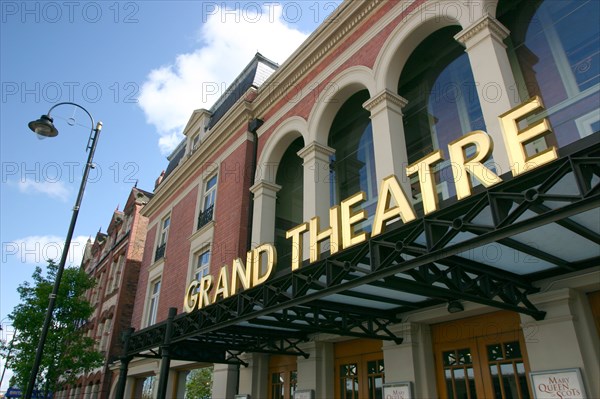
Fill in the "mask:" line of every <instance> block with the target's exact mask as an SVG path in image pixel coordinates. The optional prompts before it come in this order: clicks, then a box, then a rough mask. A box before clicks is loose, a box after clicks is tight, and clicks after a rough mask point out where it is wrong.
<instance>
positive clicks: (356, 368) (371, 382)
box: [335, 339, 385, 399]
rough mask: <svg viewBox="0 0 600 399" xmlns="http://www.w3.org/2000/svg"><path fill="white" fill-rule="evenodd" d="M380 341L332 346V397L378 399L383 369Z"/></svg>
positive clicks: (354, 342)
mask: <svg viewBox="0 0 600 399" xmlns="http://www.w3.org/2000/svg"><path fill="white" fill-rule="evenodd" d="M381 344H382V342H381V341H379V340H370V339H355V340H351V341H346V342H340V343H337V344H336V345H335V397H336V398H343V399H379V398H381V397H382V396H383V383H384V382H385V367H384V363H383V352H382V350H381Z"/></svg>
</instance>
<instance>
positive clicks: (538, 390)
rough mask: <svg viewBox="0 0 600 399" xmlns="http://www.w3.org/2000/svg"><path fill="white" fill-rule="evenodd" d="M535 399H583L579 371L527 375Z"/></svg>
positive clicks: (557, 371)
mask: <svg viewBox="0 0 600 399" xmlns="http://www.w3.org/2000/svg"><path fill="white" fill-rule="evenodd" d="M529 377H530V378H531V388H532V389H533V396H534V398H535V399H585V398H587V396H586V393H585V387H584V385H583V379H582V378H581V372H580V371H579V369H577V368H575V369H562V370H547V371H535V372H531V373H529Z"/></svg>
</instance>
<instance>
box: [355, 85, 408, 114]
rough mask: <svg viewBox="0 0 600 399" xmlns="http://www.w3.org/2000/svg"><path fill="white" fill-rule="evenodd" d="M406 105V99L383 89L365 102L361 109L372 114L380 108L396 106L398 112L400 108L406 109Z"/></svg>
mask: <svg viewBox="0 0 600 399" xmlns="http://www.w3.org/2000/svg"><path fill="white" fill-rule="evenodd" d="M407 104H408V100H407V99H405V98H404V97H401V96H399V95H398V94H396V93H393V92H391V91H389V90H388V89H385V90H384V91H382V92H381V93H379V94H377V95H376V96H375V97H373V98H370V99H368V100H367V101H365V103H364V104H363V108H364V109H366V110H367V111H369V112H373V111H377V110H378V108H379V107H380V106H389V105H393V106H396V107H397V108H398V110H402V108H404V107H406V105H407Z"/></svg>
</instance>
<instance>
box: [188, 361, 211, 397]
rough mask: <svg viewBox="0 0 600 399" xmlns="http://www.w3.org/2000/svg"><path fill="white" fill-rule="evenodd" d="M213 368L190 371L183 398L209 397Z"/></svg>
mask: <svg viewBox="0 0 600 399" xmlns="http://www.w3.org/2000/svg"><path fill="white" fill-rule="evenodd" d="M212 376H213V368H212V367H205V368H202V369H195V370H192V371H190V374H189V375H188V377H187V383H186V385H185V399H210V398H211V396H212Z"/></svg>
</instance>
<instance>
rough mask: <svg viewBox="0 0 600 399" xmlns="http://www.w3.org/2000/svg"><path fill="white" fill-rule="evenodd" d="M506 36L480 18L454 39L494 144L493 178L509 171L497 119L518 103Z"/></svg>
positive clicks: (495, 23) (496, 25)
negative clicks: (467, 65)
mask: <svg viewBox="0 0 600 399" xmlns="http://www.w3.org/2000/svg"><path fill="white" fill-rule="evenodd" d="M509 34H510V32H509V30H508V29H507V28H506V27H504V25H502V24H501V23H500V22H498V20H497V19H495V18H493V17H491V16H489V15H484V16H483V17H482V18H480V19H478V20H477V21H475V22H474V23H473V24H472V25H471V26H469V27H468V28H466V29H463V30H462V31H460V32H459V33H458V34H457V35H456V36H454V38H455V39H456V40H457V41H459V42H460V43H461V44H462V45H463V46H465V48H466V51H467V54H468V55H469V60H470V63H471V69H472V70H473V77H474V79H475V84H476V90H477V95H478V96H479V102H480V104H481V111H482V112H483V119H484V120H485V125H486V128H487V133H488V134H489V135H490V136H491V137H492V139H493V140H494V153H493V156H494V162H495V163H496V165H497V168H498V169H499V170H497V174H501V173H506V172H508V171H509V170H510V169H509V165H508V155H507V153H506V149H505V148H504V144H503V143H504V141H503V139H502V131H501V130H500V123H499V120H498V116H499V115H501V114H503V113H504V112H506V111H508V110H509V109H511V108H513V107H515V106H516V105H518V104H519V103H520V102H521V101H520V99H518V98H515V97H518V96H517V95H516V92H517V91H516V88H517V86H516V84H515V77H514V75H513V72H512V69H511V67H510V62H509V60H508V54H507V53H506V45H505V44H504V43H503V42H502V41H503V40H504V39H505V38H507V37H508V35H509Z"/></svg>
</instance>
